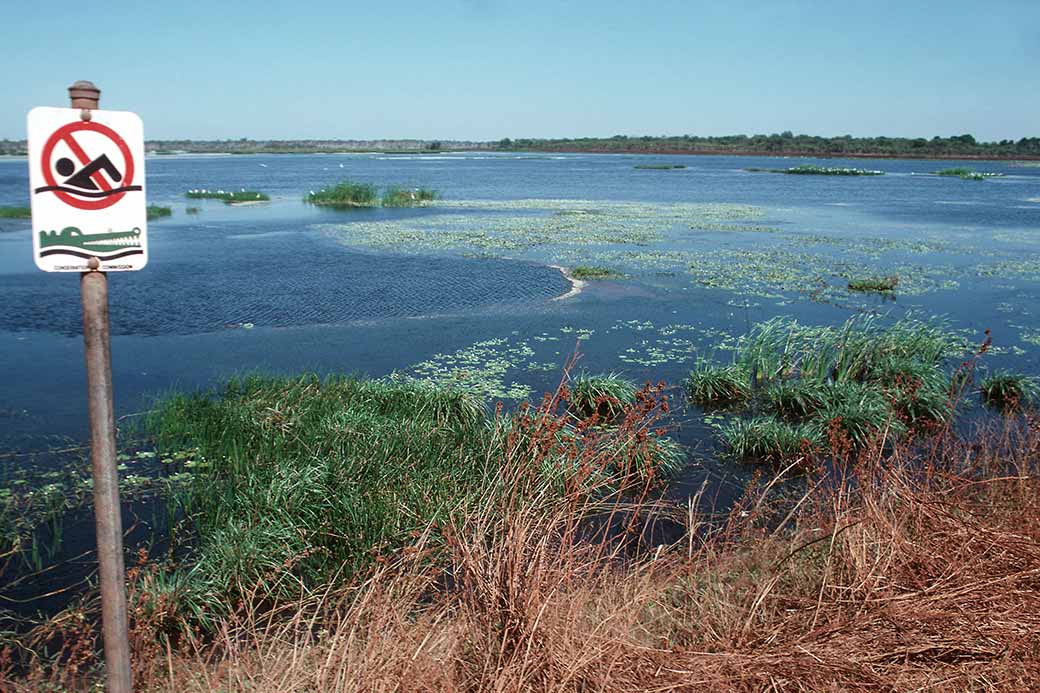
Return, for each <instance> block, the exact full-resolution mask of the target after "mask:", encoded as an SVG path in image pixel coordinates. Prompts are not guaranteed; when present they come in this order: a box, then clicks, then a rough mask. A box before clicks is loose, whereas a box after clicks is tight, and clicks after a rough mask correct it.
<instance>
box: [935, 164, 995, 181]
mask: <svg viewBox="0 0 1040 693" xmlns="http://www.w3.org/2000/svg"><path fill="white" fill-rule="evenodd" d="M935 175H937V176H952V177H956V178H961V179H963V180H986V179H987V178H1000V177H1001V176H1003V175H1004V174H1003V173H983V172H981V171H974V170H972V169H970V168H968V167H966V166H956V167H954V168H944V169H943V170H941V171H936V172H935Z"/></svg>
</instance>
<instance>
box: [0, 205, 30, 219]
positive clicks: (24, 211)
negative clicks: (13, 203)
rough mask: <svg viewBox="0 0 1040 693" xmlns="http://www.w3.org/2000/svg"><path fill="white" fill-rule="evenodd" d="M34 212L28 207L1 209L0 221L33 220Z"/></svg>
mask: <svg viewBox="0 0 1040 693" xmlns="http://www.w3.org/2000/svg"><path fill="white" fill-rule="evenodd" d="M31 218H32V210H31V209H29V208H28V207H0V219H31Z"/></svg>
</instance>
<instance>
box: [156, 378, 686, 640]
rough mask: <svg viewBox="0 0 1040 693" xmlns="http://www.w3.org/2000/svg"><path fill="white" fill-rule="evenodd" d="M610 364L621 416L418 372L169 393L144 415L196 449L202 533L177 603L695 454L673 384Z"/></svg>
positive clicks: (215, 601)
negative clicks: (584, 417)
mask: <svg viewBox="0 0 1040 693" xmlns="http://www.w3.org/2000/svg"><path fill="white" fill-rule="evenodd" d="M607 380H608V382H607V384H603V381H602V380H601V381H600V385H599V387H600V388H601V390H600V392H610V393H612V395H611V396H612V397H614V398H616V399H618V400H621V399H626V400H629V404H628V405H627V406H626V407H623V408H621V409H616V408H615V407H616V405H615V404H614V403H613V401H611V400H608V399H602V398H600V399H599V401H597V400H593V406H595V407H596V409H597V411H596V412H595V413H594V414H593V417H592V418H594V417H595V416H597V415H598V408H599V404H601V403H603V402H608V406H609V410H610V411H611V412H616V418H617V420H616V422H615V423H614V425H612V426H609V427H604V426H593V425H589V423H590V422H589V421H578V422H576V421H575V417H574V414H573V412H572V411H570V408H569V404H568V397H569V395H568V394H567V388H562V387H561V388H560V389H559V390H558V391H557V392H556V393H555V394H553V395H546V397H545V398H544V400H543V403H542V405H541V406H540V407H538V408H534V407H531V406H530V405H523V406H521V407H520V409H519V410H518V411H517V412H515V413H512V414H508V415H507V414H501V413H499V414H496V415H495V416H489V414H488V412H487V411H486V408H485V406H484V403H483V401H481V400H478V399H475V398H474V397H472V396H471V395H469V394H466V393H464V392H462V391H460V390H457V389H454V388H449V387H443V386H436V385H431V384H427V383H423V382H419V381H415V380H410V379H405V380H389V379H384V380H359V379H356V378H347V377H330V378H324V379H323V378H318V377H316V376H313V375H307V376H299V377H261V376H252V377H245V378H239V379H235V380H232V381H230V382H228V383H227V384H226V385H225V386H223V387H221V388H219V389H217V390H213V391H209V392H199V393H194V394H186V395H185V394H173V395H170V396H168V397H166V398H164V399H162V400H160V401H159V402H158V403H157V405H156V406H155V407H154V409H153V410H152V411H151V412H150V413H149V415H148V416H147V418H146V421H145V423H144V428H145V431H146V432H148V433H149V434H150V435H151V436H152V437H153V438H154V440H155V443H156V445H157V447H158V449H159V451H160V452H161V453H162V451H166V450H184V449H192V450H195V451H197V456H196V457H195V459H196V460H197V461H198V464H196V465H195V466H194V467H193V473H192V475H191V478H190V481H189V483H187V484H186V485H185V486H184V487H183V488H180V489H178V490H177V492H176V493H175V494H174V495H173V502H174V504H175V505H174V507H175V508H176V511H177V512H178V513H179V514H180V516H181V517H183V518H184V520H183V528H182V529H178V533H179V534H180V535H181V536H188V537H190V544H191V550H190V551H189V552H188V553H187V558H186V559H185V560H184V561H181V562H180V563H176V564H172V565H171V566H170V568H169V569H168V570H167V571H166V572H167V573H168V575H167V576H166V577H164V578H163V581H164V582H163V584H170V585H176V584H181V585H184V586H185V588H184V589H180V590H179V591H178V594H180V597H179V598H180V599H182V600H184V601H183V602H182V603H180V604H178V605H177V609H176V613H179V614H187V615H190V614H202V615H204V616H205V617H206V618H208V619H212V618H213V617H216V616H219V615H221V614H224V613H226V612H227V611H228V610H229V609H231V608H233V607H231V606H230V605H232V604H236V603H241V602H246V603H249V604H253V605H256V604H258V603H259V604H266V605H276V604H279V603H282V602H283V601H284V600H287V599H292V598H295V597H296V596H298V595H299V594H300V593H307V592H308V591H309V590H311V589H323V588H326V587H328V586H329V585H333V584H346V583H349V581H350V580H351V579H353V578H355V577H357V576H358V575H359V574H364V572H365V571H367V570H370V569H371V568H372V567H373V566H375V565H377V564H378V563H379V562H380V561H381V560H383V558H384V557H386V556H392V555H394V554H395V552H397V551H399V550H402V549H403V547H405V546H407V545H409V544H410V543H411V542H413V541H414V540H415V536H416V533H418V532H421V531H431V530H430V528H431V527H432V528H438V529H435V530H432V531H433V532H434V534H435V536H434V537H432V538H431V542H432V544H433V545H432V547H431V550H430V553H429V560H430V561H436V560H438V559H437V556H438V555H439V554H438V553H437V551H438V550H439V549H438V547H443V546H444V543H445V542H448V541H450V535H448V534H441V533H440V532H441V530H442V529H444V528H446V527H448V526H450V524H451V523H452V522H454V521H456V520H458V519H459V518H460V517H463V516H465V515H466V514H467V513H470V512H473V511H475V509H477V508H479V507H481V504H482V503H483V504H486V503H489V502H494V501H495V499H501V498H509V499H512V500H514V501H517V502H520V501H523V502H527V500H530V502H531V503H534V504H536V503H537V499H538V498H543V499H546V498H554V497H556V495H558V494H563V493H582V494H586V495H587V496H588V497H590V498H591V497H603V496H609V495H611V494H617V493H622V492H624V491H625V490H626V489H630V488H633V486H634V488H636V489H637V490H638V489H642V491H640V492H645V491H646V489H648V488H649V487H650V486H651V485H653V484H656V483H657V481H658V480H660V479H663V478H665V475H666V474H668V473H670V471H673V470H675V469H677V468H678V467H680V466H681V465H682V463H683V462H684V461H685V451H684V450H683V448H682V447H681V446H679V445H678V444H676V443H675V442H673V441H671V440H670V439H667V438H666V437H665V436H664V432H663V431H662V430H661V429H660V428H658V427H656V426H655V422H656V421H657V420H658V418H659V417H660V415H661V413H662V412H666V411H667V405H666V402H667V398H666V397H665V396H664V395H663V394H661V392H660V391H661V390H662V389H663V387H664V386H663V385H659V386H656V389H655V388H654V387H652V386H649V385H648V386H646V387H645V388H643V389H642V390H640V391H639V392H638V393H634V394H633V393H632V392H631V390H630V387H629V386H628V385H627V384H625V383H622V382H621V381H620V379H619V378H617V377H610V378H608V379H607ZM579 390H581V387H579ZM514 475H522V476H523V479H522V483H521V481H519V480H518V479H517V478H514ZM525 499H527V500H525ZM445 531H446V530H445ZM164 570H166V569H164ZM173 611H174V610H173V609H172V607H171V610H169V612H170V613H173ZM188 620H189V621H190V623H188V624H182V626H186V627H189V628H191V627H194V625H201V626H202V627H205V626H204V623H203V618H202V617H201V616H189V617H188Z"/></svg>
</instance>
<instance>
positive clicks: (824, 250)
mask: <svg viewBox="0 0 1040 693" xmlns="http://www.w3.org/2000/svg"><path fill="white" fill-rule="evenodd" d="M676 162H678V163H682V164H685V165H686V166H687V168H686V169H681V170H671V171H654V170H637V169H634V165H635V164H636V163H676ZM796 163H802V160H798V161H794V160H791V161H784V160H775V159H763V158H755V157H747V158H745V157H646V158H643V157H634V156H626V155H559V156H541V155H510V154H458V155H450V154H449V155H445V156H379V155H313V156H311V155H301V156H273V155H272V156H225V157H152V158H149V160H148V162H147V174H148V181H147V182H148V191H149V202H150V203H153V204H165V205H170V206H171V207H173V208H174V216H173V217H172V218H171V219H167V220H161V221H158V222H154V223H153V224H151V225H150V239H151V264H150V265H149V267H148V268H147V269H146V270H144V271H142V272H139V273H133V274H119V275H112V278H111V301H112V331H113V335H115V336H114V339H113V354H114V366H113V367H114V377H115V380H116V387H117V393H118V396H119V401H118V406H119V410H120V411H121V412H133V411H137V410H139V409H140V408H141V407H143V406H146V404H147V401H148V400H147V396H148V395H149V394H150V393H155V392H160V391H164V390H167V389H168V388H170V387H173V386H177V387H194V386H203V385H206V384H208V383H212V382H214V381H215V380H219V379H220V378H221V377H224V376H226V375H228V374H229V373H232V372H238V371H241V370H249V369H263V370H270V371H279V372H291V371H295V370H299V369H305V368H309V369H315V370H318V371H324V372H327V371H343V370H348V371H354V372H360V373H368V374H373V375H380V374H384V373H387V372H390V371H392V370H403V371H409V369H411V371H409V372H414V373H418V374H425V375H426V376H430V377H436V376H437V374H438V373H440V374H443V373H447V372H451V369H452V368H453V367H456V366H457V365H458V364H459V363H461V362H463V361H465V360H466V359H469V361H467V363H468V364H469V366H467V367H468V368H469V369H470V370H474V369H473V368H472V365H473V360H474V359H476V360H477V361H480V363H479V364H478V366H479V367H478V368H476V369H475V370H476V371H477V372H478V373H480V376H479V377H480V378H484V379H485V380H486V381H487V382H486V383H484V385H486V387H485V388H484V390H485V392H486V393H490V394H492V395H496V394H513V395H515V394H517V393H522V392H525V391H527V392H534V391H536V390H538V389H540V388H541V389H543V388H545V387H551V386H552V385H553V383H554V382H555V378H556V377H557V376H558V369H559V366H560V364H561V363H562V362H563V361H564V360H565V359H566V357H567V356H568V355H570V354H572V353H573V352H574V350H575V348H576V347H580V350H581V352H582V354H583V356H582V363H583V365H585V366H587V367H588V368H589V369H591V370H603V371H606V370H616V369H621V370H624V371H625V372H626V373H627V374H629V375H630V376H631V377H633V378H635V379H642V378H650V379H654V380H657V379H662V378H663V379H666V380H669V381H671V382H677V381H678V380H679V379H680V378H681V377H682V375H683V373H684V372H685V370H686V369H687V368H688V367H689V362H690V360H691V358H692V357H693V356H694V355H696V354H702V355H710V354H711V353H712V352H713V350H714V349H715V346H716V345H717V344H718V343H720V342H721V341H723V340H724V339H726V337H727V336H732V335H734V334H739V333H741V332H743V331H745V330H746V328H747V327H748V326H749V325H750V324H752V323H753V322H755V321H758V320H761V319H765V318H767V317H770V316H772V315H776V314H791V315H795V316H797V317H799V318H801V319H806V320H811V321H821V322H836V321H839V320H843V319H845V318H846V317H847V316H848V315H849V314H850V313H853V312H856V311H861V310H880V311H883V312H888V313H899V314H901V313H905V312H906V311H908V310H912V311H917V312H918V313H919V314H925V315H931V314H944V315H948V316H950V317H951V319H952V321H953V322H954V324H955V326H956V327H957V328H958V329H961V330H963V331H964V333H965V334H966V336H968V337H969V338H970V337H974V336H977V335H981V332H982V330H983V329H985V328H991V329H993V330H994V334H995V336H996V337H997V342H998V345H1000V346H1003V347H1005V348H1004V353H1003V354H1002V355H998V358H1005V359H1011V360H1012V361H1013V362H1014V365H1015V366H1016V367H1019V368H1024V369H1026V370H1030V371H1032V372H1037V371H1040V367H1038V362H1037V346H1036V345H1035V344H1033V342H1032V341H1030V336H1031V335H1033V334H1034V333H1033V332H1030V330H1031V329H1034V328H1036V326H1037V322H1038V321H1037V318H1036V315H1035V310H1036V308H1035V305H1036V298H1037V297H1038V296H1040V287H1038V283H1037V281H1036V280H1037V277H1036V276H1035V275H1036V273H1035V271H1034V269H1035V267H1036V265H1035V263H1036V260H1037V257H1038V256H1037V250H1040V245H1038V241H1040V204H1037V203H1035V202H1030V201H1029V200H1031V199H1035V198H1037V197H1040V169H1037V168H1026V167H1014V166H1011V165H1009V164H1004V163H992V162H988V163H987V162H983V163H971V164H969V165H970V166H971V167H973V168H976V169H978V170H984V171H993V172H1001V173H1005V174H1006V177H1004V178H1000V179H995V180H988V181H983V182H973V181H963V180H960V179H956V178H939V177H935V176H928V175H921V174H926V173H928V172H931V171H935V170H937V169H939V168H944V167H946V166H950V165H955V164H954V163H950V162H928V161H892V160H884V161H850V162H842V161H830V162H822V163H825V164H827V165H836V166H837V165H851V166H861V167H867V168H879V169H882V170H884V171H886V173H887V175H885V176H879V177H870V178H837V177H833V178H832V177H808V176H783V175H770V174H750V173H747V172H745V171H743V169H744V168H745V167H748V166H761V167H782V166H786V165H794V164H796ZM25 169H26V164H25V162H24V160H21V161H20V160H2V161H0V204H19V205H21V204H25V202H26V198H27V188H28V182H27V178H26V170H25ZM342 178H353V179H362V180H366V181H370V182H372V183H374V184H376V185H378V186H387V185H403V186H425V187H432V188H434V189H437V190H439V191H440V192H441V193H442V195H443V196H444V198H445V199H446V201H447V202H448V203H449V206H443V207H440V206H439V207H434V208H429V209H422V210H361V211H353V212H335V211H329V210H322V209H315V208H311V207H308V206H306V205H304V204H303V203H302V202H301V200H302V197H303V196H304V195H305V194H306V193H307V191H309V190H314V189H318V188H320V187H322V186H323V185H326V184H329V183H334V182H336V181H338V180H340V179H342ZM200 187H202V188H214V189H215V188H228V189H230V188H248V189H258V190H263V191H265V192H268V193H269V194H270V195H271V196H272V198H273V199H272V202H271V203H270V204H266V205H258V206H252V207H241V208H231V207H227V206H225V205H223V204H221V203H219V202H210V201H194V200H193V201H186V200H185V199H184V198H183V193H184V191H185V190H187V189H189V188H200ZM539 198H542V199H552V200H564V201H567V200H580V201H584V202H581V203H567V204H569V205H570V206H569V207H568V206H566V205H564V206H560V205H561V204H563V203H552V204H550V203H546V205H545V206H546V209H543V210H537V209H531V208H530V204H531V203H523V205H522V206H523V208H522V209H515V208H513V207H514V206H515V205H516V204H520V203H515V202H512V201H518V200H537V199H539ZM460 201H471V202H470V203H465V202H460ZM597 202H599V203H601V204H602V205H603V206H604V209H598V208H597ZM621 203H624V204H628V205H629V207H626V208H624V209H620V208H618V209H620V211H618V209H615V208H611V207H609V206H610V205H614V206H615V207H617V205H618V204H621ZM676 204H684V205H690V204H693V205H707V206H709V207H710V206H711V205H730V206H733V205H739V206H751V207H753V208H754V209H755V210H756V212H755V215H754V218H753V219H748V220H746V221H744V222H740V223H746V224H753V225H757V226H759V227H761V228H762V229H764V231H763V232H754V233H748V232H743V231H733V229H732V228H730V226H732V224H730V223H729V222H726V221H723V222H718V221H717V220H716V221H715V222H713V224H714V225H712V224H701V225H699V226H698V224H696V223H693V224H691V223H689V220H688V219H687V218H686V217H683V216H682V215H681V214H678V213H674V211H673V209H675V208H673V207H672V205H676ZM460 205H461V206H460ZM554 205H555V206H554ZM575 205H578V206H579V207H580V208H581V211H588V212H589V213H590V214H603V216H600V217H595V216H589V217H586V221H583V222H582V225H579V226H576V227H574V228H575V229H576V230H575V231H573V233H575V234H577V233H581V234H586V235H587V236H588V237H589V238H590V239H592V240H593V241H594V240H595V236H596V233H597V232H601V231H603V229H604V228H606V227H607V226H609V225H610V224H614V225H615V226H616V227H617V228H618V229H622V231H623V232H624V233H629V231H631V230H632V229H637V230H638V229H640V228H642V227H646V228H651V227H653V228H654V229H655V233H658V236H659V237H657V238H656V239H653V240H650V241H645V242H644V241H643V240H640V239H638V238H637V239H635V240H634V241H632V242H629V243H622V244H619V245H595V244H591V245H585V244H583V243H582V242H577V243H572V244H570V245H566V244H563V245H560V244H559V243H556V244H549V245H545V244H538V243H531V242H530V241H531V238H530V233H528V232H529V229H528V228H527V226H525V224H527V222H526V221H525V219H526V218H528V217H525V215H534V216H531V217H530V218H532V219H535V220H536V221H537V223H539V224H543V226H544V224H545V222H546V219H548V220H549V221H550V222H553V224H555V223H556V221H557V217H554V216H553V215H560V214H566V213H570V212H572V211H573V209H572V208H573V207H574V206H575ZM188 206H193V207H198V208H200V211H199V213H198V214H194V215H193V214H187V213H186V208H187V207H188ZM586 207H587V208H588V209H587V210H586V209H585V208H586ZM626 209H627V210H629V211H625V210H626ZM727 209H728V208H727ZM604 210H606V211H604ZM633 210H634V211H633ZM626 214H627V215H628V216H627V217H626ZM539 215H540V216H539ZM547 215H548V216H547ZM641 215H642V216H641ZM654 215H657V217H656V218H652V217H654ZM669 215H673V216H674V217H675V219H674V220H673V221H670V222H669V221H667V220H668V218H669ZM644 218H645V219H646V221H645V223H643V221H642V220H643V219H644ZM559 219H562V220H563V221H567V220H568V217H565V216H564V217H559ZM662 219H664V220H665V221H662ZM599 220H602V223H599ZM532 223H533V222H532ZM373 224H374V226H373ZM496 225H497V226H496ZM493 226H494V227H496V228H498V227H501V228H503V229H505V230H506V231H505V232H506V233H507V234H512V235H510V236H509V239H510V242H513V241H516V240H517V239H519V240H520V241H522V242H520V243H514V244H513V245H509V246H505V247H504V246H502V244H501V243H500V242H499V240H495V241H494V243H491V244H490V245H487V243H488V242H487V239H486V238H483V237H482V236H479V234H482V233H483V232H484V231H485V230H486V229H488V228H490V227H493ZM384 227H385V228H389V229H391V231H393V232H394V233H397V235H396V236H395V235H393V233H391V234H389V235H387V234H386V233H384V231H383V229H384ZM538 228H541V227H538ZM547 228H551V229H553V230H554V232H555V233H571V231H569V230H568V229H570V227H566V226H564V227H560V226H558V225H555V226H550V227H547ZM561 228H562V229H563V231H560V229H561ZM330 229H333V231H330ZM373 229H375V231H373ZM453 229H457V230H458V231H459V232H460V233H461V232H465V233H468V234H470V235H471V236H472V235H473V234H477V235H478V238H477V240H478V245H477V246H472V245H465V244H463V245H455V246H452V245H451V244H450V243H446V242H442V240H441V239H442V238H443V237H442V236H440V235H438V234H442V233H445V232H451V231H452V230H453ZM362 231H365V232H366V233H368V235H367V236H366V237H365V238H367V240H366V241H365V242H363V243H362V242H360V241H361V240H362V239H361V236H362ZM768 231H776V233H770V232H768ZM409 233H411V234H415V233H418V234H420V235H418V236H415V235H412V236H409V235H408V234H409ZM524 234H527V235H524ZM584 237H585V236H582V237H581V238H584ZM401 238H405V239H407V238H412V239H413V241H412V242H411V243H409V242H406V241H399V240H395V239H401ZM388 239H389V240H388ZM30 240H31V239H30V235H29V230H28V224H27V223H26V222H18V221H2V220H0V300H2V304H3V310H2V311H0V375H2V376H3V378H4V389H3V392H4V395H3V398H4V401H3V404H2V406H0V447H8V448H19V449H21V448H25V447H29V448H31V447H34V446H36V445H50V444H51V443H52V442H53V439H54V437H55V436H71V437H72V438H73V439H79V438H82V436H83V434H84V432H85V425H84V423H83V413H84V405H83V402H82V392H81V385H82V379H83V373H82V361H81V359H82V355H81V346H80V341H79V338H78V337H77V336H76V335H77V333H78V329H79V319H80V317H79V306H78V284H77V278H76V277H75V276H70V275H46V274H44V273H42V272H39V271H37V270H36V269H35V268H34V267H33V265H32V262H31V256H30V248H31V242H30ZM419 241H422V242H421V243H420V242H419ZM468 242H469V241H467V243H468ZM591 242H592V241H590V243H591ZM479 243H484V244H485V245H479ZM496 243H498V245H495V244H496ZM413 246H414V247H413ZM420 246H421V247H420ZM474 255H478V256H480V257H474ZM583 259H588V260H591V261H601V263H607V264H612V265H614V266H616V267H618V268H620V269H622V270H624V271H625V272H627V273H628V274H629V275H630V278H629V279H628V280H627V281H625V282H605V283H594V284H593V285H590V286H589V287H587V289H586V291H585V292H584V293H582V294H581V295H580V296H577V297H575V298H571V299H568V300H566V301H559V302H554V301H552V300H551V299H552V298H554V297H556V296H559V295H560V294H562V293H564V292H565V291H567V289H568V288H569V285H568V283H567V282H566V281H565V280H564V279H563V277H562V276H561V274H560V273H559V272H558V271H557V270H555V269H552V268H550V267H548V266H547V265H548V264H550V263H552V262H555V261H559V262H562V263H564V264H579V263H580V262H581V261H582V260H583ZM778 265H783V266H784V268H785V269H784V271H783V272H777V271H775V269H776V266H778ZM892 268H897V269H898V271H899V272H900V274H901V276H902V277H903V284H902V288H903V290H902V291H901V292H900V293H899V294H898V295H897V298H896V300H895V301H894V302H889V301H885V300H883V299H881V298H879V297H869V296H868V297H862V296H850V295H848V292H847V291H845V289H844V283H845V281H846V279H845V277H844V276H843V272H844V274H850V273H856V272H860V273H862V272H872V271H877V272H878V273H883V272H885V271H886V270H890V269H892ZM991 270H992V271H991ZM987 273H988V274H987ZM763 277H768V279H767V280H763ZM763 281H764V283H762V282H763ZM815 283H821V285H820V286H815ZM807 284H814V285H812V286H806V285H807ZM243 326H246V327H250V328H251V329H243ZM582 330H584V331H585V334H584V335H582V334H581V332H580V331H582ZM578 336H582V337H583V339H581V340H579V339H577V337H578ZM489 339H490V340H498V341H497V343H496V344H493V345H491V346H485V347H478V348H476V352H475V353H476V355H474V353H473V349H474V348H473V347H472V345H473V344H474V343H477V342H481V341H484V340H489ZM467 350H469V351H467ZM529 352H530V353H529ZM501 361H509V367H508V368H507V369H506V370H505V371H502V369H501V368H500V367H498V366H495V367H492V366H493V365H494V364H496V363H499V362H501ZM489 364H492V365H489ZM495 368H498V370H495ZM482 369H483V370H482ZM485 371H486V372H485ZM492 371H493V372H492ZM482 382H483V381H482ZM513 386H516V387H513ZM696 427H697V426H696V424H694V423H691V424H690V428H692V429H696Z"/></svg>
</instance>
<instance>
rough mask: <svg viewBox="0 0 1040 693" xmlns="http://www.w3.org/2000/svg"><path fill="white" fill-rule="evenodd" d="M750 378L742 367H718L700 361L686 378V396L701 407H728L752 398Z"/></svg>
mask: <svg viewBox="0 0 1040 693" xmlns="http://www.w3.org/2000/svg"><path fill="white" fill-rule="evenodd" d="M750 385H751V383H750V376H749V373H748V371H747V370H745V369H744V368H743V367H741V366H740V365H737V364H734V365H730V366H718V365H715V364H713V363H711V362H710V361H706V360H703V359H702V360H698V361H697V363H696V364H695V365H694V368H693V370H692V371H690V375H689V376H688V377H687V378H686V383H685V388H686V394H687V395H688V396H689V398H690V400H691V401H693V402H695V403H696V404H699V405H701V406H715V407H719V406H728V405H732V404H736V403H739V402H744V401H745V400H747V399H748V398H749V397H751V386H750Z"/></svg>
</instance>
